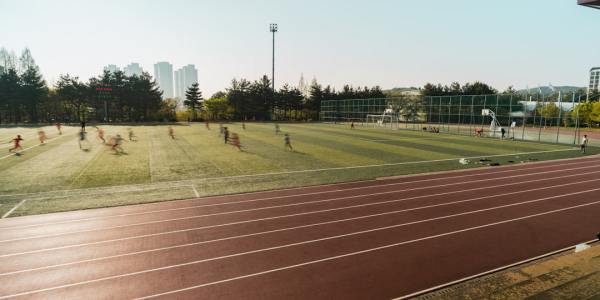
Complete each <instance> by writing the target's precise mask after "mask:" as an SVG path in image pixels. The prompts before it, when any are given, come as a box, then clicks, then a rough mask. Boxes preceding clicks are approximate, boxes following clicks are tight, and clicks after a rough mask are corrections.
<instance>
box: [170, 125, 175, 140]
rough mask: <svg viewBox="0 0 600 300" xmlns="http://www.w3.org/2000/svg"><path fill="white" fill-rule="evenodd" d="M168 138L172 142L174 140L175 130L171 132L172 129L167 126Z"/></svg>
mask: <svg viewBox="0 0 600 300" xmlns="http://www.w3.org/2000/svg"><path fill="white" fill-rule="evenodd" d="M169 136H170V137H171V139H172V140H174V139H175V130H173V127H171V126H169Z"/></svg>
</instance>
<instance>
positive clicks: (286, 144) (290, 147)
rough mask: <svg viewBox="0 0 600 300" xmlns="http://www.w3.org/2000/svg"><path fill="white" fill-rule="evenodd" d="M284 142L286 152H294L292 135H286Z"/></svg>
mask: <svg viewBox="0 0 600 300" xmlns="http://www.w3.org/2000/svg"><path fill="white" fill-rule="evenodd" d="M283 141H284V142H285V146H284V147H285V150H287V149H290V151H294V148H292V142H291V141H290V135H289V134H287V133H286V134H285V135H284V137H283Z"/></svg>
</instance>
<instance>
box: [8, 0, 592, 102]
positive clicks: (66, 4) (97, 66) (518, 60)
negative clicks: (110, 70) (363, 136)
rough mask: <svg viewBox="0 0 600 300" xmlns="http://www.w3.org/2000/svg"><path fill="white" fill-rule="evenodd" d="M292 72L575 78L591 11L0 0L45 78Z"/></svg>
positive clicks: (350, 2) (401, 78) (511, 1)
mask: <svg viewBox="0 0 600 300" xmlns="http://www.w3.org/2000/svg"><path fill="white" fill-rule="evenodd" d="M271 22H276V23H278V24H279V32H278V33H277V35H276V75H275V77H276V85H277V86H281V84H282V83H284V82H287V83H290V84H292V85H297V83H298V80H299V78H300V74H301V73H304V76H305V77H306V78H307V79H308V80H310V79H312V77H313V76H315V77H316V78H317V80H318V81H319V82H320V83H323V84H332V85H333V86H335V87H340V86H341V85H343V84H344V83H350V84H353V85H355V86H356V85H361V86H362V85H369V86H372V85H380V86H381V87H383V88H392V87H404V86H422V85H423V84H425V83H426V82H441V83H450V82H451V81H459V82H461V83H464V82H467V81H474V80H482V81H485V82H487V83H490V84H492V85H493V86H495V87H496V88H499V89H504V88H506V87H507V86H509V85H514V86H515V87H516V88H524V87H525V86H526V85H529V86H530V87H532V86H536V85H537V84H542V85H546V84H548V83H549V82H550V83H552V84H553V85H555V86H558V85H567V84H568V85H577V86H585V85H586V84H587V80H588V70H589V69H590V68H591V67H592V66H599V65H600V38H599V37H600V10H595V9H591V8H585V7H579V6H577V5H576V0H396V1H392V0H389V1H383V0H381V1H378V0H371V1H367V0H363V1H354V0H343V1H341V0H340V1H337V0H334V1H327V0H314V1H313V0H296V1H286V0H278V1H276V0H273V1H241V0H240V1H227V0H220V1H216V0H212V1H184V0H168V1H141V0H140V1H127V0H121V1H107V0H103V1H82V0H79V1H60V0H47V1H28V0H19V1H14V0H0V47H5V48H7V49H8V50H14V51H15V52H17V54H20V52H21V50H22V48H24V47H29V48H30V49H31V51H32V54H33V57H34V58H35V60H36V62H37V63H38V64H39V66H40V68H41V71H42V73H43V74H44V76H45V77H46V79H47V80H49V81H50V82H52V81H53V80H55V79H56V78H57V77H58V75H59V74H63V73H69V74H71V75H77V76H79V77H80V78H83V79H87V78H89V77H91V76H96V75H98V74H100V73H101V71H102V67H103V66H105V65H107V64H116V65H118V66H120V67H123V66H124V65H126V64H128V63H130V62H138V63H140V64H141V65H142V67H143V68H144V69H145V70H146V71H149V72H150V73H151V74H152V71H153V67H152V65H153V64H154V63H155V62H158V61H169V62H171V63H172V64H173V65H174V67H175V68H179V67H181V66H183V65H185V64H189V63H191V64H195V65H196V68H197V69H198V73H199V74H198V77H199V81H200V87H201V89H202V91H203V93H204V95H205V96H210V95H211V94H212V93H214V92H216V91H218V90H222V89H224V88H226V87H227V86H228V85H229V82H230V81H231V79H232V78H234V77H237V78H240V77H243V78H247V79H251V80H254V79H257V78H258V77H259V76H261V75H263V74H268V75H269V76H270V73H271V34H270V32H269V23H271Z"/></svg>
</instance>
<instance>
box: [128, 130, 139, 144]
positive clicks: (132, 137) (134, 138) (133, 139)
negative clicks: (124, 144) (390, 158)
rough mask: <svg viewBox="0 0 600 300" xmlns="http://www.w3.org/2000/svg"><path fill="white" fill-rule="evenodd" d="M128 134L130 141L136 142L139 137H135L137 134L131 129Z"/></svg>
mask: <svg viewBox="0 0 600 300" xmlns="http://www.w3.org/2000/svg"><path fill="white" fill-rule="evenodd" d="M127 133H128V135H129V141H132V142H135V141H136V139H137V137H136V136H135V133H133V130H132V129H131V128H127Z"/></svg>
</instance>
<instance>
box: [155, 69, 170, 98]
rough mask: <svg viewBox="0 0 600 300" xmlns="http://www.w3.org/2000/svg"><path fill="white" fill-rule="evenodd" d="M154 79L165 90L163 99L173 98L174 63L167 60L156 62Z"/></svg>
mask: <svg viewBox="0 0 600 300" xmlns="http://www.w3.org/2000/svg"><path fill="white" fill-rule="evenodd" d="M154 80H156V83H157V84H158V86H159V88H160V89H161V90H162V91H163V95H162V97H163V99H167V98H173V65H171V64H170V63H168V62H166V61H161V62H157V63H156V64H154Z"/></svg>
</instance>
